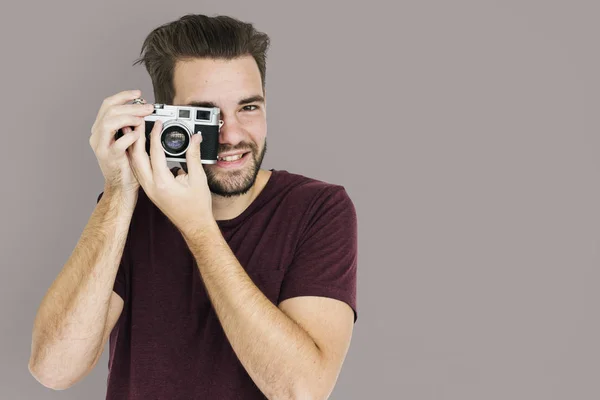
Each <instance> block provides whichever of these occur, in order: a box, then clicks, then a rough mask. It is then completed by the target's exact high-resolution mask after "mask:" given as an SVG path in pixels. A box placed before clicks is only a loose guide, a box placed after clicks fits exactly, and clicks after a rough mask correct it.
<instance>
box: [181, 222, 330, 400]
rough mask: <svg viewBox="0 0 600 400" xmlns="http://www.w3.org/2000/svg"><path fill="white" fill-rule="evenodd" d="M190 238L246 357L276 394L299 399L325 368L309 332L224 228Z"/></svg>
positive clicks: (234, 342) (255, 376) (253, 373)
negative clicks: (268, 289)
mask: <svg viewBox="0 0 600 400" xmlns="http://www.w3.org/2000/svg"><path fill="white" fill-rule="evenodd" d="M184 238H185V239H186V242H187V244H188V246H189V247H190V250H191V251H192V254H193V255H194V258H195V259H196V262H197V264H198V268H199V269H200V274H201V276H202V279H203V281H204V284H205V286H206V289H207V292H208V295H209V297H210V300H211V302H212V305H213V307H214V309H215V311H216V314H217V316H218V318H219V321H220V322H221V325H222V327H223V330H224V332H225V334H226V336H227V338H228V339H229V342H230V343H231V346H232V347H233V349H234V351H235V353H236V355H237V356H238V358H239V360H240V362H241V363H242V365H243V366H244V368H245V369H246V371H247V372H248V374H249V375H250V377H251V378H252V380H253V381H254V382H255V383H256V385H257V386H258V387H259V389H260V390H261V391H262V392H263V393H264V394H265V395H267V396H268V397H269V398H271V399H291V398H299V397H298V396H299V394H300V393H305V392H303V390H307V391H308V389H309V388H308V385H309V380H315V379H318V378H319V376H321V371H322V357H321V353H320V350H319V349H318V347H317V346H316V344H315V342H314V341H313V339H312V338H311V337H310V336H309V335H308V333H307V332H306V331H305V330H304V329H302V328H301V327H300V326H299V325H298V324H296V322H295V321H293V320H292V319H290V318H289V317H288V316H287V315H286V314H284V313H283V312H282V311H281V310H280V309H279V308H278V307H277V306H275V305H274V304H273V303H272V302H271V301H270V300H269V299H268V298H267V297H266V296H265V295H264V294H263V293H262V292H261V291H260V290H259V289H258V288H257V287H256V285H255V284H254V283H253V282H252V280H251V278H250V277H249V276H248V274H247V273H246V271H245V270H244V268H243V267H242V266H241V265H240V264H239V262H238V260H237V258H236V257H235V255H234V254H233V253H232V252H231V249H230V248H229V246H228V244H227V242H226V241H225V239H224V238H223V237H222V235H221V233H220V232H219V231H218V227H217V226H215V227H214V228H213V229H207V230H204V231H196V232H193V233H187V234H186V233H184Z"/></svg>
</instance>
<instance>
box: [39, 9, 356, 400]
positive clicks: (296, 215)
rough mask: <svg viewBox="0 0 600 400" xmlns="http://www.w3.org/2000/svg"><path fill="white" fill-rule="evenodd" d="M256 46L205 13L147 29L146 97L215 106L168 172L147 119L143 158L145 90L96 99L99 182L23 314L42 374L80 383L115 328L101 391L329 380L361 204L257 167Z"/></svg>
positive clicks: (262, 42)
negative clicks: (88, 212)
mask: <svg viewBox="0 0 600 400" xmlns="http://www.w3.org/2000/svg"><path fill="white" fill-rule="evenodd" d="M268 47H269V38H268V36H267V35H266V34H264V33H261V32H257V31H256V30H255V29H254V28H253V26H252V25H251V24H248V23H243V22H241V21H238V20H236V19H233V18H230V17H225V16H218V17H207V16H203V15H186V16H184V17H182V18H180V19H179V20H177V21H174V22H172V23H169V24H165V25H163V26H161V27H159V28H157V29H155V30H154V31H153V32H151V34H150V35H149V36H148V37H147V39H146V40H145V42H144V45H143V50H142V54H143V56H142V57H141V58H140V59H139V60H138V62H143V63H144V64H145V66H146V69H147V70H148V72H149V74H150V76H151V78H152V83H153V86H154V95H155V102H157V103H165V104H173V105H192V106H209V107H219V108H220V110H221V119H222V120H223V122H224V124H223V126H222V128H221V131H220V133H219V161H218V162H217V164H202V163H201V162H200V157H201V154H200V140H201V135H193V136H192V137H193V140H192V141H191V145H190V148H189V149H188V151H187V153H186V162H185V163H181V166H182V167H183V168H173V169H171V170H170V169H169V168H168V167H167V163H166V159H165V154H164V151H163V149H162V147H161V143H160V132H161V124H160V123H158V122H157V123H156V124H155V125H154V128H153V129H152V132H151V133H150V138H149V140H150V155H149V156H148V154H147V153H146V150H145V145H146V138H145V134H144V129H145V125H144V119H143V118H144V116H146V115H149V114H151V113H152V108H153V107H152V105H147V104H129V102H130V101H131V100H133V99H135V98H137V97H140V96H141V92H140V91H124V92H121V93H118V94H116V95H114V96H111V97H109V98H107V99H105V101H104V102H103V103H102V106H101V107H100V110H99V112H98V117H97V119H96V122H95V123H94V126H93V127H92V135H91V137H90V145H91V146H92V148H93V150H94V152H95V154H96V156H97V158H98V162H99V165H100V168H101V170H102V172H103V175H104V177H105V186H104V191H103V192H102V193H100V196H99V198H98V205H97V206H96V209H95V210H94V212H93V214H92V216H91V218H90V221H89V222H88V225H87V226H86V228H85V229H84V232H83V234H82V236H81V238H80V240H79V242H78V244H77V247H76V248H75V250H74V252H73V254H72V255H71V257H70V258H69V260H68V261H67V263H66V264H65V266H64V267H63V270H62V271H61V272H60V274H59V276H58V277H57V278H56V280H55V281H54V283H53V284H52V286H51V287H50V289H49V290H48V292H47V294H46V296H45V297H44V299H43V300H42V303H41V305H40V308H39V310H38V314H37V315H36V319H35V323H34V330H33V339H32V353H31V359H30V361H29V369H30V371H31V373H32V374H33V375H34V376H35V378H36V379H37V380H38V381H39V382H41V383H42V384H43V385H45V386H47V387H50V388H54V389H66V388H68V387H70V386H72V385H74V384H75V383H76V382H78V381H80V380H81V379H82V378H83V377H84V376H85V375H87V374H88V373H89V372H90V371H91V370H92V369H93V368H94V366H95V365H96V363H97V362H98V359H99V358H100V356H101V354H102V351H103V349H104V346H105V344H106V342H107V341H108V340H109V339H110V345H109V349H110V353H109V365H108V366H109V375H108V387H107V395H106V398H107V399H145V400H146V399H170V400H173V399H219V400H221V399H264V398H265V397H266V398H269V399H326V398H327V397H328V396H329V395H330V393H331V392H332V390H333V388H334V385H335V382H336V380H337V377H338V376H339V373H340V370H341V367H342V363H343V361H344V359H345V356H346V354H347V351H348V347H349V345H350V339H351V335H352V329H353V325H354V323H355V322H356V318H357V314H356V270H357V219H356V212H355V208H354V206H353V203H352V201H351V200H350V198H349V197H348V195H347V193H346V191H345V189H344V188H343V187H342V186H340V185H334V184H329V183H325V182H322V181H319V180H316V179H311V178H307V177H304V176H301V175H298V174H293V173H290V172H287V171H285V170H275V169H271V170H264V169H261V168H260V167H261V163H262V160H263V157H264V155H265V152H266V147H267V144H266V133H267V125H266V97H265V71H266V52H267V49H268ZM121 128H123V133H124V135H123V136H122V137H120V138H118V140H115V137H114V134H115V132H116V131H117V130H119V129H121ZM240 155H241V158H239V157H240Z"/></svg>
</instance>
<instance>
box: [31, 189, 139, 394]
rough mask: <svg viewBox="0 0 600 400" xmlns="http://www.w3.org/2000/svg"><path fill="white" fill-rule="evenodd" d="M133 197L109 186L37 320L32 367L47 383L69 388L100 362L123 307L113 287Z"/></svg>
mask: <svg viewBox="0 0 600 400" xmlns="http://www.w3.org/2000/svg"><path fill="white" fill-rule="evenodd" d="M136 202H137V194H136V195H135V196H133V197H132V196H124V195H121V194H120V192H113V191H110V190H105V192H104V195H103V196H102V198H101V199H100V201H99V202H98V204H97V205H96V208H95V209H94V212H93V213H92V216H91V217H90V220H89V222H88V224H87V225H86V227H85V229H84V230H83V233H82V235H81V237H80V239H79V242H78V243H77V246H76V247H75V250H74V251H73V253H72V254H71V256H70V257H69V259H68V261H67V263H66V264H65V265H64V267H63V269H62V270H61V271H60V273H59V274H58V276H57V278H56V279H55V280H54V282H53V283H52V285H51V286H50V288H49V289H48V291H47V292H46V295H45V296H44V298H43V299H42V302H41V304H40V307H39V309H38V312H37V315H36V317H35V321H34V324H33V333H32V343H31V356H30V359H29V370H30V372H31V374H32V375H33V376H34V377H35V378H36V379H37V380H38V381H39V382H40V383H41V384H43V385H44V386H46V387H49V388H52V389H57V390H61V389H66V388H68V387H70V386H72V385H74V384H75V383H76V382H78V381H79V380H81V379H82V378H83V377H84V376H85V375H87V374H88V373H89V372H90V371H91V370H92V369H93V368H94V366H95V365H96V363H97V362H98V359H99V358H100V355H101V354H102V351H103V349H104V346H105V344H106V341H107V339H108V337H109V334H110V332H111V331H112V328H113V327H114V325H115V323H116V321H117V320H118V317H119V315H120V314H121V310H122V309H123V300H122V299H121V298H120V297H119V296H118V295H117V294H115V293H114V292H113V286H114V282H115V278H116V275H117V271H118V268H119V263H120V261H121V257H122V254H123V249H124V247H125V242H126V239H127V233H128V230H129V224H130V222H131V217H132V215H133V210H134V208H135V203H136Z"/></svg>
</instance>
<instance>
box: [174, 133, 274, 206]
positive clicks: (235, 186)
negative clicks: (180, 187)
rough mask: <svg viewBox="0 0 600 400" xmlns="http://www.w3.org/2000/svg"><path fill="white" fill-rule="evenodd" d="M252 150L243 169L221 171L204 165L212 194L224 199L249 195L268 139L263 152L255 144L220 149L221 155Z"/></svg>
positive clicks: (182, 164) (215, 167) (211, 165)
mask: <svg viewBox="0 0 600 400" xmlns="http://www.w3.org/2000/svg"><path fill="white" fill-rule="evenodd" d="M248 148H249V149H250V154H248V155H247V156H246V157H248V158H249V159H248V160H247V161H246V165H245V166H244V167H243V168H241V169H236V170H231V171H229V170H224V169H223V170H219V168H218V167H217V166H215V165H214V164H202V167H203V168H204V172H205V173H206V179H207V183H208V188H209V189H210V191H211V193H213V194H216V195H218V196H222V197H234V196H241V195H243V194H246V193H248V191H249V190H250V189H251V188H252V186H254V182H256V176H257V175H258V172H259V171H260V167H261V165H262V162H263V159H264V158H265V154H266V152H267V139H266V138H265V143H264V146H263V148H262V151H261V150H260V149H259V148H258V146H257V145H256V144H255V143H248V144H240V145H239V146H237V149H236V148H230V147H227V148H226V147H219V154H220V153H224V152H229V151H235V150H239V149H248ZM184 164H185V163H181V166H182V168H183V169H184V171H186V172H187V168H186V166H185V165H184Z"/></svg>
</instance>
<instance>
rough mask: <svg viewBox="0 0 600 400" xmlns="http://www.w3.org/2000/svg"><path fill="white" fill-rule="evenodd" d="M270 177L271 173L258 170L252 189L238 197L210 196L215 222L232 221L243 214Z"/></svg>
mask: <svg viewBox="0 0 600 400" xmlns="http://www.w3.org/2000/svg"><path fill="white" fill-rule="evenodd" d="M270 176H271V171H269V170H264V169H261V170H259V171H258V174H257V175H256V181H255V182H254V185H252V188H250V190H248V192H246V193H245V194H243V195H240V196H235V197H223V196H219V195H216V194H212V212H213V217H214V218H215V221H221V220H229V219H233V218H235V217H237V216H238V215H240V214H241V213H243V212H244V210H246V208H248V206H250V204H252V202H253V201H254V199H256V197H257V196H258V195H259V193H260V192H262V190H263V189H264V187H265V185H266V184H267V181H268V180H269V177H270Z"/></svg>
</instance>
